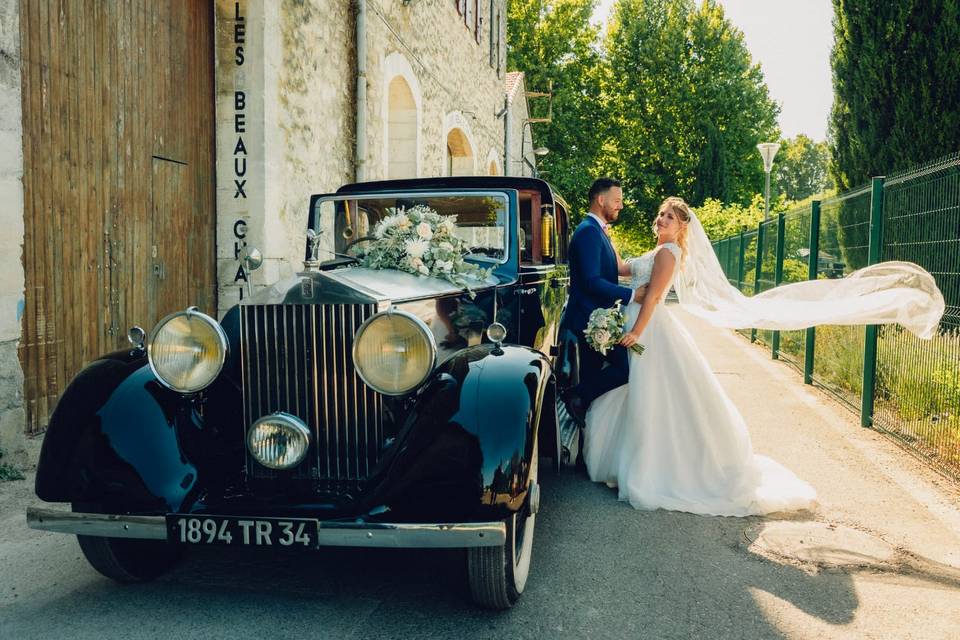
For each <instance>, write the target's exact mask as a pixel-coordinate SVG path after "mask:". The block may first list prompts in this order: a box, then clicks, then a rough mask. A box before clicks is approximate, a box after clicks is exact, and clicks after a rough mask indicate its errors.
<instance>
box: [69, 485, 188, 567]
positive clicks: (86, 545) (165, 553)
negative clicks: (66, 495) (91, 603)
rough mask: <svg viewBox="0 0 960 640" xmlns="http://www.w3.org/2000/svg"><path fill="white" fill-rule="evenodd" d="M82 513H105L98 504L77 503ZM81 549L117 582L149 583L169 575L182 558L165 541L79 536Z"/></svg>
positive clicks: (178, 550) (85, 555) (94, 563)
mask: <svg viewBox="0 0 960 640" xmlns="http://www.w3.org/2000/svg"><path fill="white" fill-rule="evenodd" d="M73 510H74V511H76V512H81V513H104V511H103V510H100V509H98V508H97V507H96V506H95V505H86V504H83V505H81V504H74V505H73ZM77 542H79V543H80V550H81V551H83V556H84V557H85V558H86V559H87V562H89V563H90V566H92V567H93V568H94V569H96V570H97V571H98V572H100V573H101V574H103V575H104V576H106V577H108V578H110V579H112V580H116V581H117V582H123V583H132V582H146V581H147V580H153V579H154V578H156V577H158V576H160V575H161V574H163V573H165V572H166V571H167V570H168V569H170V568H171V567H172V566H173V565H174V564H176V562H177V560H179V558H180V555H181V550H180V549H179V548H178V547H177V546H176V545H172V544H170V543H168V542H165V541H163V540H138V539H130V538H104V537H101V536H81V535H78V536H77Z"/></svg>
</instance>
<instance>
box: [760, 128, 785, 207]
mask: <svg viewBox="0 0 960 640" xmlns="http://www.w3.org/2000/svg"><path fill="white" fill-rule="evenodd" d="M757 150H758V151H759V152H760V157H761V158H763V171H764V173H766V174H767V182H766V188H765V189H764V194H763V219H764V220H769V219H770V170H771V169H773V156H775V155H777V151H779V150H780V145H779V144H777V143H776V142H761V143H760V144H758V145H757Z"/></svg>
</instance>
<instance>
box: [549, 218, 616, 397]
mask: <svg viewBox="0 0 960 640" xmlns="http://www.w3.org/2000/svg"><path fill="white" fill-rule="evenodd" d="M569 256H570V296H569V298H568V299H567V308H566V311H565V312H564V316H563V326H564V328H566V329H569V330H571V331H573V333H574V334H575V335H576V336H577V343H578V344H579V354H580V384H579V385H577V387H576V388H575V389H574V392H575V393H577V394H578V395H579V396H580V397H581V398H583V401H584V403H586V405H587V406H589V404H590V403H591V402H593V401H594V400H595V399H596V398H598V397H599V396H601V395H603V394H604V393H606V392H607V391H610V390H611V389H615V388H616V387H619V386H620V385H624V384H626V383H627V377H628V376H629V364H628V360H627V351H626V349H624V348H623V347H620V346H617V347H614V348H613V349H612V350H610V351H608V352H607V355H606V356H602V355H601V354H600V353H599V352H597V351H595V350H594V349H593V348H592V347H591V346H590V345H589V344H587V341H586V338H585V337H584V335H583V330H584V329H585V328H586V327H587V322H588V321H589V319H590V313H591V312H592V311H593V310H594V309H599V308H606V307H612V306H613V305H614V303H616V301H617V300H620V301H621V302H622V303H623V305H624V306H626V304H627V303H629V302H630V300H631V299H632V298H633V290H632V289H630V288H629V287H624V286H621V285H620V284H619V276H618V273H617V255H616V253H614V251H613V245H612V244H611V243H610V239H609V238H608V237H607V234H606V233H604V231H603V229H602V228H601V227H600V223H599V222H598V221H597V220H596V219H594V218H593V217H591V216H587V217H586V218H584V220H583V222H581V223H580V225H579V226H578V227H577V228H576V230H575V231H574V232H573V238H571V240H570V252H569ZM604 361H606V363H607V364H608V365H609V366H607V367H606V368H603V364H604Z"/></svg>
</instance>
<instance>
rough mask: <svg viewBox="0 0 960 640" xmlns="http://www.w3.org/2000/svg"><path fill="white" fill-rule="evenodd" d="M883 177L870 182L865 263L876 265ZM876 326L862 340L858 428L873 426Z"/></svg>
mask: <svg viewBox="0 0 960 640" xmlns="http://www.w3.org/2000/svg"><path fill="white" fill-rule="evenodd" d="M882 249H883V176H881V177H878V178H873V179H872V180H871V181H870V248H869V250H868V252H867V263H868V264H877V263H878V262H880V257H881V255H882V254H883V251H882ZM877 329H878V327H877V325H875V324H871V325H867V328H866V333H865V334H864V340H863V390H862V391H861V399H860V426H862V427H869V426H872V425H873V398H874V392H875V391H876V386H877Z"/></svg>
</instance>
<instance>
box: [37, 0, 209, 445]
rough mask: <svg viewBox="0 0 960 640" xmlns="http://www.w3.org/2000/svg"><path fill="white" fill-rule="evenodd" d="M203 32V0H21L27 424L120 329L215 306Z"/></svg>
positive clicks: (119, 339)
mask: <svg viewBox="0 0 960 640" xmlns="http://www.w3.org/2000/svg"><path fill="white" fill-rule="evenodd" d="M213 29H214V24H213V3H211V2H208V1H206V0H190V1H187V0H184V1H182V2H172V3H161V2H151V1H149V0H132V1H130V2H123V3H120V2H98V1H93V0H32V1H31V2H21V3H20V36H21V43H22V46H21V51H22V83H23V91H22V96H23V146H24V177H23V183H24V225H25V233H24V253H23V261H24V272H25V279H26V286H25V289H26V294H25V298H26V300H25V309H24V315H23V339H22V340H21V344H20V361H21V365H22V367H23V371H24V376H25V380H24V399H25V404H26V410H27V432H28V433H31V432H37V431H40V430H42V429H43V428H44V427H45V425H46V422H47V419H48V417H49V414H50V412H51V411H52V409H53V407H54V404H55V402H56V399H57V398H58V397H59V395H60V393H61V392H62V391H63V389H64V387H65V386H66V384H67V383H69V381H70V380H71V379H72V378H73V376H74V375H75V374H76V372H77V371H78V370H79V369H80V368H81V367H82V366H83V365H85V364H86V363H88V362H90V361H92V360H94V359H96V358H97V357H99V356H100V355H101V354H103V353H106V352H109V351H113V350H115V349H117V348H121V347H123V346H124V345H125V344H126V339H125V335H126V332H127V329H128V328H129V327H130V326H132V325H140V326H142V327H143V328H144V329H146V330H147V331H149V330H150V329H151V328H152V327H153V325H154V323H155V322H156V320H157V319H159V318H160V317H162V316H163V315H165V314H166V313H169V312H170V311H172V310H175V309H177V308H185V307H187V306H189V305H197V306H199V307H200V308H201V309H203V310H204V311H208V312H215V309H216V304H215V303H216V274H215V253H214V250H215V224H216V223H215V208H216V201H215V184H214V172H215V166H214V126H215V125H214V83H213V80H214V78H213V68H214V58H213V56H214V41H213V37H214V32H213ZM158 265H160V266H159V267H158ZM158 268H159V272H158Z"/></svg>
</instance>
